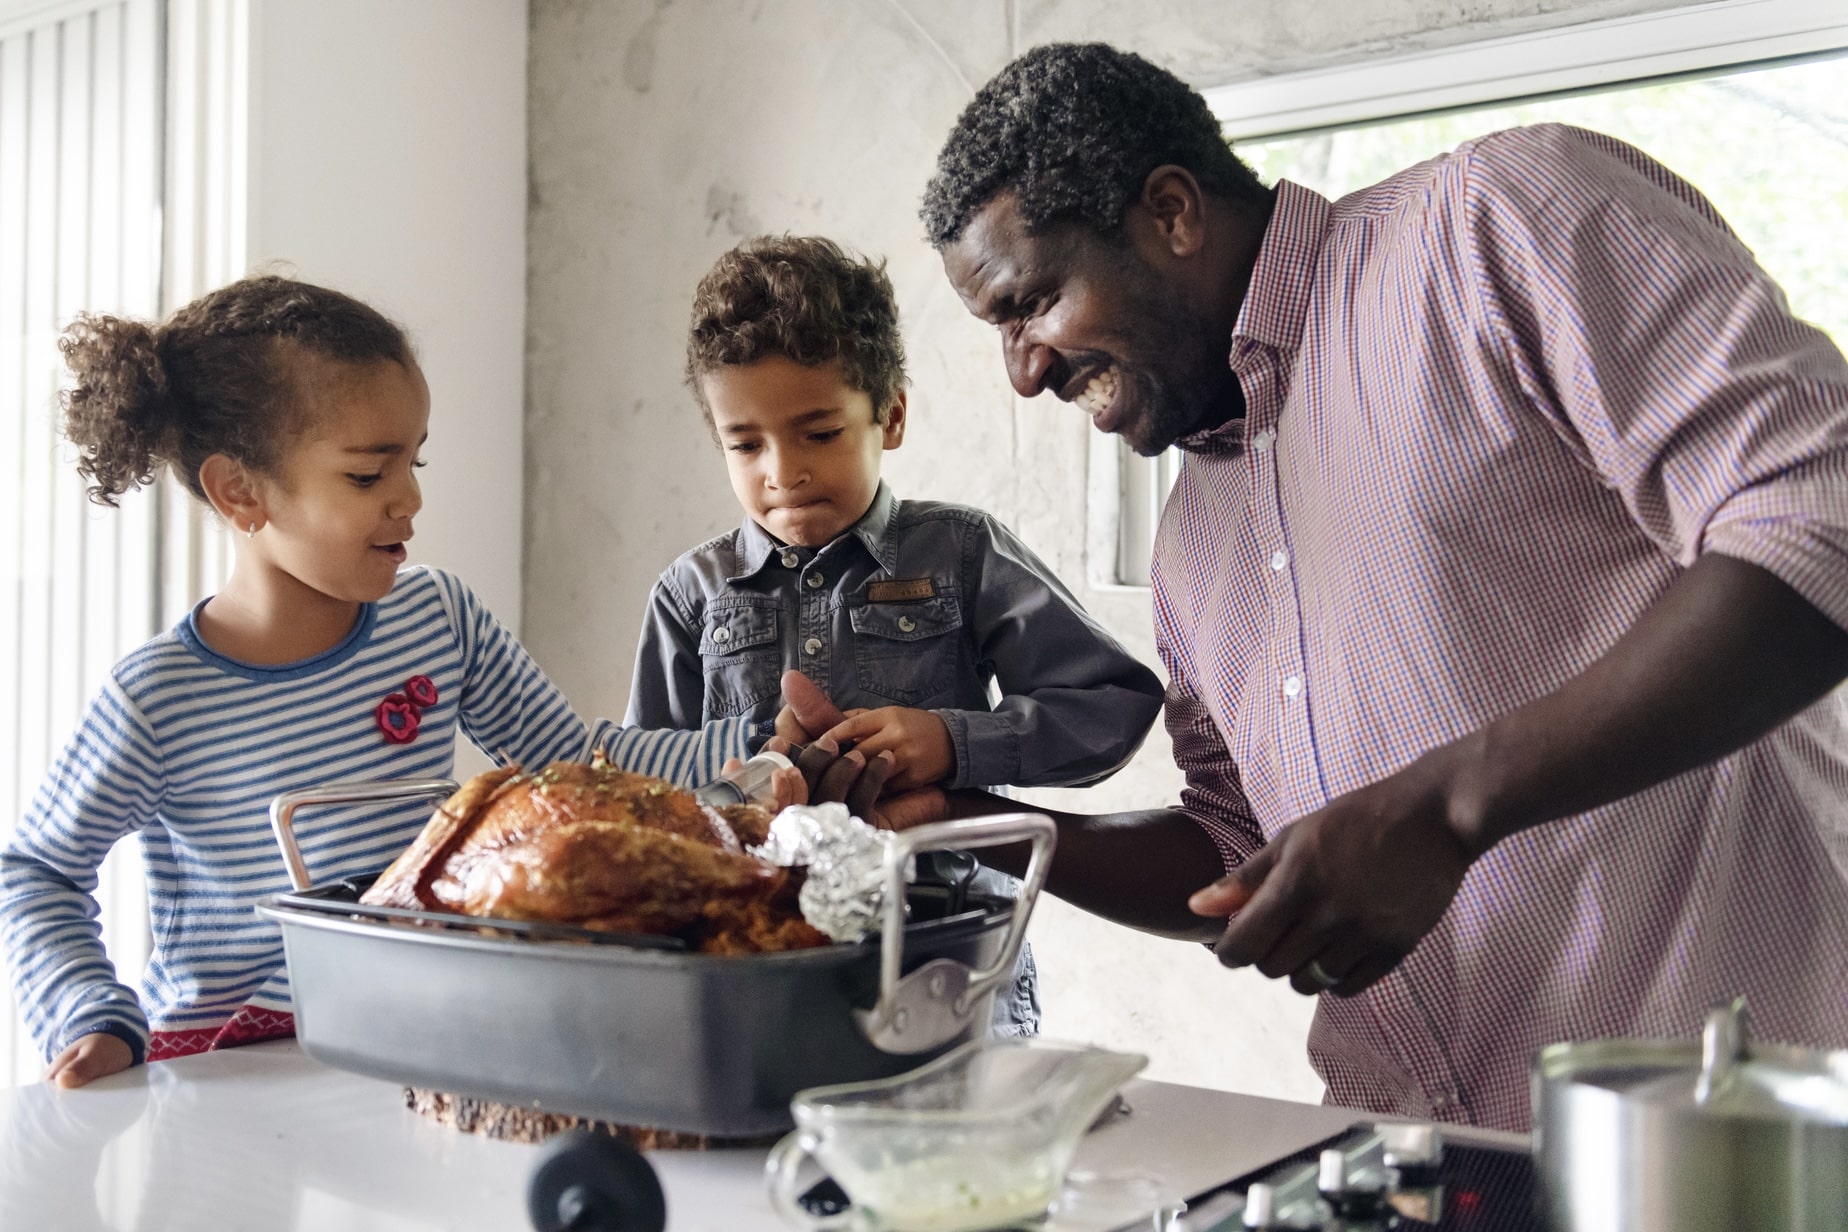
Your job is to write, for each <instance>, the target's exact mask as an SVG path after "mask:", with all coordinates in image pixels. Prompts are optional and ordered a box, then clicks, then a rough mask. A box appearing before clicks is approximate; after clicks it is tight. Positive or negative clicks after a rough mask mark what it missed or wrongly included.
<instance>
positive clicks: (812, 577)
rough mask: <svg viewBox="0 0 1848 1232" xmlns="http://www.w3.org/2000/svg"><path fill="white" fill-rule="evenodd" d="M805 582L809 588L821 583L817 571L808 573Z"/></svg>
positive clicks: (814, 587) (812, 588)
mask: <svg viewBox="0 0 1848 1232" xmlns="http://www.w3.org/2000/svg"><path fill="white" fill-rule="evenodd" d="M806 584H807V586H808V588H809V589H810V590H814V589H816V588H817V587H819V586H820V585H821V574H819V573H811V574H809V575H808V578H807V579H806Z"/></svg>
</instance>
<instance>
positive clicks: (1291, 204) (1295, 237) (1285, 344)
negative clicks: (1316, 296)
mask: <svg viewBox="0 0 1848 1232" xmlns="http://www.w3.org/2000/svg"><path fill="white" fill-rule="evenodd" d="M1332 213H1333V211H1332V208H1331V207H1330V206H1329V204H1328V198H1326V197H1324V196H1322V194H1320V193H1318V192H1314V191H1312V190H1310V189H1307V188H1304V187H1303V186H1302V185H1300V184H1292V183H1291V182H1290V181H1288V180H1279V181H1277V203H1276V205H1275V207H1274V208H1273V209H1272V210H1271V217H1270V224H1269V225H1268V226H1267V227H1265V229H1264V240H1263V242H1262V243H1261V244H1259V245H1258V259H1257V261H1256V263H1255V264H1253V266H1252V267H1251V285H1250V286H1249V287H1248V288H1246V290H1245V302H1244V304H1242V305H1241V306H1240V307H1239V310H1238V322H1237V324H1235V325H1234V326H1233V327H1232V366H1233V367H1234V368H1237V367H1238V363H1239V351H1240V345H1239V344H1240V343H1241V342H1242V341H1244V340H1247V339H1249V340H1250V341H1252V342H1256V343H1261V344H1263V345H1265V346H1270V347H1276V348H1278V349H1280V350H1286V351H1293V350H1295V349H1296V347H1297V344H1298V343H1300V342H1301V341H1302V338H1303V319H1304V318H1305V317H1306V316H1307V315H1308V312H1309V300H1310V297H1311V295H1312V294H1313V292H1314V290H1315V277H1316V261H1317V258H1319V257H1320V256H1321V252H1322V241H1323V240H1324V239H1326V238H1327V237H1328V228H1329V221H1330V216H1331V214H1332Z"/></svg>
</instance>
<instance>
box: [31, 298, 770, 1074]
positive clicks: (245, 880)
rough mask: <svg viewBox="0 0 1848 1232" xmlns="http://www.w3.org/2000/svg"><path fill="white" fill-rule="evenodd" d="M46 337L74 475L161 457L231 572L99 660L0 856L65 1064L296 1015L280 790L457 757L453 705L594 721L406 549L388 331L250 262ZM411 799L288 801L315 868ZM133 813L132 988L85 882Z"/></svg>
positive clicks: (603, 739) (497, 727)
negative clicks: (135, 933)
mask: <svg viewBox="0 0 1848 1232" xmlns="http://www.w3.org/2000/svg"><path fill="white" fill-rule="evenodd" d="M60 349H61V350H62V351H63V353H64V356H65V360H66V362H67V363H68V365H69V366H70V369H71V371H72V373H73V374H74V376H75V378H76V382H75V388H73V389H72V390H71V391H70V392H69V393H68V394H66V395H65V404H64V407H65V433H66V435H67V436H68V437H69V438H70V439H71V440H72V441H73V442H74V443H75V444H76V445H77V446H78V448H79V449H80V451H81V452H82V455H83V457H82V461H81V463H80V464H79V470H80V471H81V472H82V473H83V475H84V476H85V478H87V479H88V480H89V481H90V483H91V487H90V494H91V497H92V498H93V499H95V500H97V501H99V502H101V503H103V504H110V505H113V504H114V503H115V499H116V497H117V496H119V495H120V494H121V493H123V492H125V491H127V490H128V489H130V488H133V487H137V486H139V485H141V484H144V483H146V482H148V480H149V478H150V477H151V475H152V473H153V470H154V467H155V466H156V464H159V463H164V464H166V465H167V466H168V467H170V468H171V469H172V471H173V472H174V473H175V474H176V475H178V476H179V477H180V478H181V479H182V480H183V481H184V482H185V484H186V485H187V487H188V488H189V489H191V491H192V493H193V495H195V496H197V497H198V498H200V499H201V500H203V501H205V502H207V503H208V504H209V505H211V507H212V508H213V509H215V510H216V511H217V512H218V514H219V516H220V517H222V518H223V519H224V520H225V521H226V522H227V523H229V524H230V525H231V526H232V527H233V528H234V529H235V530H236V532H237V535H236V539H235V542H236V545H237V559H236V564H235V566H234V567H233V569H232V572H231V577H230V580H229V581H228V582H226V584H225V587H224V589H223V590H222V591H220V592H219V593H218V594H216V595H214V596H213V597H212V598H210V599H208V600H206V601H205V602H203V603H201V604H199V606H197V607H196V608H194V609H193V611H192V613H191V614H190V615H189V616H187V618H186V619H185V620H183V621H181V622H180V624H179V625H178V626H177V627H176V628H174V629H173V630H172V631H171V632H169V633H166V634H164V635H162V636H160V637H157V638H155V639H154V640H153V641H151V642H149V643H148V644H147V645H145V646H143V647H141V649H139V650H137V651H135V652H134V653H133V654H131V655H129V656H128V657H127V658H126V659H124V660H122V662H121V663H119V664H117V665H116V667H115V669H114V671H113V672H112V673H111V674H110V677H109V679H108V681H107V682H106V683H105V684H104V685H103V688H102V691H101V692H100V694H99V695H98V696H97V697H96V698H95V700H94V701H92V702H91V704H90V706H89V709H88V710H87V711H86V713H85V715H84V718H83V722H82V724H81V725H80V726H79V728H78V730H77V733H76V735H75V736H73V737H72V739H71V741H70V743H69V745H68V746H67V747H66V748H65V749H64V751H63V752H62V753H61V754H60V755H59V757H58V759H57V761H56V762H55V763H54V764H53V765H52V768H51V770H50V773H49V774H48V775H47V776H46V779H45V781H44V784H43V785H42V786H41V787H40V789H39V791H38V793H37V795H36V797H35V798H34V800H33V803H32V806H31V809H30V811H29V812H28V813H27V815H26V817H25V819H24V821H23V823H22V824H21V825H20V827H19V830H18V833H17V834H15V835H14V837H13V839H12V841H11V842H10V843H8V844H7V846H6V847H5V849H4V850H3V851H0V920H3V921H4V924H3V926H0V927H3V929H4V942H5V945H6V949H7V954H8V958H9V960H10V963H11V967H12V976H13V989H14V992H15V994H16V996H17V997H18V1000H19V1003H20V1005H21V1006H23V1007H24V1011H25V1015H26V1021H27V1023H28V1025H29V1026H30V1028H31V1030H32V1032H33V1035H34V1037H35V1038H36V1040H37V1041H38V1043H39V1046H40V1049H41V1051H43V1052H44V1054H45V1055H46V1057H47V1058H50V1059H51V1068H50V1071H49V1072H48V1074H47V1075H46V1076H47V1078H48V1079H49V1080H55V1081H56V1082H57V1083H58V1084H59V1085H61V1086H66V1087H75V1086H81V1085H82V1084H84V1083H86V1082H89V1081H91V1080H92V1079H95V1078H98V1077H101V1076H102V1075H104V1074H110V1073H114V1072H116V1071H118V1070H121V1069H125V1068H127V1067H128V1066H130V1065H133V1064H136V1063H138V1062H140V1061H142V1060H159V1059H161V1058H165V1057H174V1056H182V1055H185V1054H187V1053H192V1052H200V1051H204V1050H207V1049H211V1048H221V1047H226V1046H229V1045H232V1044H240V1043H249V1042H252V1041H255V1040H259V1039H269V1038H273V1037H276V1036H280V1035H288V1034H291V1033H292V1032H293V1019H292V1018H291V1015H290V1000H289V984H288V971H287V969H286V967H285V966H284V962H283V951H282V938H281V935H280V933H279V932H278V931H277V929H276V928H275V926H274V925H272V924H269V923H267V922H265V921H262V920H260V919H259V918H258V917H257V915H256V914H255V912H254V911H253V910H252V904H253V903H254V902H255V901H256V900H257V899H259V898H261V897H262V896H263V895H265V894H270V893H273V892H276V891H281V890H286V889H288V888H289V880H288V875H287V872H286V870H285V869H284V867H283V862H282V857H281V855H280V853H279V852H278V850H277V847H276V844H275V842H274V841H273V840H272V838H271V835H270V829H269V824H268V812H267V810H268V805H269V801H270V799H271V798H272V797H273V796H275V795H276V794H277V793H279V792H283V791H288V790H291V789H294V788H300V787H304V786H308V785H311V784H315V783H324V782H334V781H346V780H355V779H388V778H445V777H448V776H449V775H450V773H451V771H452V768H453V762H454V757H453V749H454V736H455V732H456V729H457V728H458V727H460V728H461V730H462V732H463V733H464V734H466V735H467V736H468V737H469V739H470V740H471V741H473V742H474V744H475V745H476V746H477V747H478V748H481V749H482V750H484V751H486V752H488V753H490V754H492V755H497V756H504V757H506V758H509V759H512V760H515V761H518V762H520V763H522V764H524V765H528V766H540V765H544V764H546V763H547V762H550V761H554V760H558V759H560V758H575V757H581V756H583V755H584V754H585V752H586V750H587V747H588V742H589V739H590V737H591V733H589V732H588V731H587V730H586V727H585V724H584V723H583V721H582V720H580V719H579V718H578V717H577V715H576V714H575V713H574V712H573V711H572V709H571V707H570V705H569V704H568V703H567V702H566V700H565V698H564V696H563V695H562V694H560V693H559V691H558V689H557V688H556V687H554V686H553V684H552V682H551V681H549V680H547V679H546V677H545V675H544V674H543V673H542V672H541V671H540V670H539V668H538V666H537V665H536V664H535V663H534V662H533V661H532V659H531V658H530V657H529V656H528V655H527V654H526V652H525V650H523V649H522V648H521V647H520V645H519V644H518V643H517V642H515V641H514V639H513V638H512V636H510V635H509V634H508V632H507V630H506V629H504V628H502V627H501V625H500V624H499V623H498V622H497V621H496V620H495V619H494V617H493V615H492V614H490V613H489V612H488V610H487V609H486V608H484V607H483V606H482V605H481V603H480V601H479V600H478V599H476V597H475V596H474V594H473V593H471V592H470V591H469V589H468V587H466V586H465V585H463V584H462V583H461V582H460V581H458V580H456V579H455V578H454V577H451V576H450V575H448V574H446V573H444V572H442V571H441V570H437V569H427V568H412V569H403V568H402V566H403V565H404V561H405V547H404V545H405V542H406V541H407V540H409V539H410V537H411V521H412V519H413V518H415V517H416V515H417V512H418V509H419V508H420V507H421V505H422V498H421V496H420V495H419V491H418V485H417V476H416V468H417V467H420V466H422V465H423V463H422V462H421V461H420V460H419V459H418V451H419V450H420V448H421V447H422V445H423V443H424V439H425V436H426V426H427V424H428V422H429V416H430V393H429V388H428V387H427V386H426V385H425V383H424V378H423V373H422V372H421V371H420V370H419V368H418V366H417V361H416V359H415V357H414V356H413V355H412V353H411V347H410V344H409V341H408V340H407V339H406V337H405V335H404V332H403V331H402V330H401V329H399V328H398V326H396V325H394V324H393V323H392V322H390V321H388V320H386V319H385V318H384V317H383V316H381V315H380V314H379V313H377V312H376V311H374V310H373V309H371V308H368V307H367V306H366V305H364V304H361V303H359V302H358V301H356V300H353V299H351V298H349V297H347V296H345V295H342V294H340V293H338V292H335V291H329V290H325V289H323V288H321V287H315V286H309V285H306V284H304V283H300V282H294V281H291V280H288V279H283V278H274V277H265V278H250V279H246V280H244V281H242V282H237V283H233V284H232V285H230V286H228V287H225V288H224V289H222V290H219V291H215V292H213V293H212V294H210V295H207V296H205V297H204V298H202V299H200V300H197V301H196V302H194V303H192V304H189V305H188V306H186V307H185V308H182V309H180V310H179V311H178V312H176V313H175V314H173V316H172V318H171V319H169V320H168V321H166V322H164V323H162V324H159V325H156V326H153V327H150V326H148V325H147V324H144V323H141V322H137V321H130V320H122V319H117V318H113V317H85V318H82V319H80V320H79V321H78V322H77V323H76V324H74V325H73V326H71V328H70V329H69V330H68V331H67V332H66V334H65V336H64V338H63V340H62V342H61V343H60ZM745 736H746V726H745V722H744V721H743V720H742V719H738V720H731V721H728V722H724V723H714V724H709V725H707V726H706V727H705V728H704V729H703V730H700V731H685V732H681V731H663V732H645V731H640V730H637V729H633V728H630V729H623V728H611V727H609V725H607V724H601V723H600V724H599V725H598V732H597V739H598V741H599V742H600V743H601V744H603V745H604V747H605V748H606V750H607V751H608V752H609V753H610V755H611V756H612V758H613V759H614V760H616V761H617V762H619V763H621V764H623V765H625V766H627V767H629V768H631V769H634V770H639V771H643V772H645V773H650V774H658V775H662V776H663V777H668V778H673V779H675V780H677V781H679V782H682V783H689V784H691V783H696V782H700V781H704V780H707V779H710V778H712V777H714V776H716V774H717V773H718V772H719V770H720V768H721V766H722V764H723V762H724V761H725V760H726V759H727V758H729V757H734V756H744V755H745ZM428 815H429V808H428V807H427V805H420V804H417V803H407V804H403V805H395V806H381V805H373V806H355V807H347V808H328V809H323V810H318V811H313V812H307V811H305V812H304V813H303V814H302V817H301V820H300V822H299V824H298V828H297V830H298V837H299V838H300V841H301V846H302V854H303V857H304V859H305V860H306V862H307V865H308V868H309V870H310V871H311V873H312V874H313V876H314V878H315V880H316V881H318V882H330V881H337V880H339V879H341V878H344V877H350V876H354V875H358V874H365V873H370V872H376V871H377V870H378V869H380V868H382V867H384V866H385V865H386V864H388V863H390V861H391V860H392V858H393V857H395V856H396V855H397V854H398V853H399V851H400V850H402V849H403V848H404V847H405V846H406V845H407V844H408V843H409V842H410V841H411V840H412V838H414V837H415V836H416V834H417V832H418V831H419V829H420V828H421V827H422V825H423V823H424V821H425V819H426V818H427V817H428ZM129 834H136V835H138V836H139V838H140V842H141V854H142V861H143V864H144V866H145V868H146V871H147V878H148V892H149V896H150V906H151V915H152V923H153V942H154V944H153V954H152V957H151V958H150V959H149V961H148V967H147V973H146V975H145V977H144V978H143V979H142V981H141V987H140V989H139V992H137V991H136V990H132V989H130V988H128V987H126V986H124V985H123V984H122V983H120V982H119V981H118V980H117V979H116V976H115V971H114V968H113V967H112V966H111V964H110V962H109V960H108V958H107V956H106V955H105V954H104V951H103V946H102V944H101V941H100V938H99V929H98V926H97V905H96V902H95V899H94V898H93V894H94V891H95V888H96V883H97V868H98V866H99V865H100V864H101V863H102V860H103V856H104V855H105V854H106V853H107V852H108V851H109V849H110V847H111V846H113V845H114V844H115V842H116V840H117V839H120V838H122V837H124V836H125V835H129Z"/></svg>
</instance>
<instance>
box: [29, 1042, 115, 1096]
mask: <svg viewBox="0 0 1848 1232" xmlns="http://www.w3.org/2000/svg"><path fill="white" fill-rule="evenodd" d="M134 1063H135V1053H134V1050H133V1049H131V1048H130V1047H129V1046H128V1041H126V1040H124V1039H122V1038H121V1037H119V1036H115V1035H111V1034H109V1032H107V1031H93V1032H91V1033H90V1034H89V1035H86V1036H84V1037H83V1038H82V1039H80V1040H78V1041H77V1042H76V1043H74V1044H72V1045H71V1046H70V1047H69V1048H66V1049H65V1050H64V1051H63V1052H61V1053H59V1054H58V1057H57V1059H56V1060H55V1061H53V1062H52V1063H51V1068H50V1069H48V1070H46V1071H45V1081H46V1082H53V1083H56V1084H57V1085H59V1086H61V1087H64V1088H65V1089H66V1090H69V1089H70V1088H72V1087H80V1086H82V1085H83V1084H84V1083H86V1082H94V1081H96V1080H97V1079H98V1078H106V1077H108V1076H109V1075H110V1074H119V1073H121V1072H122V1071H123V1070H125V1069H127V1068H128V1067H129V1066H131V1065H133V1064H134Z"/></svg>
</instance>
